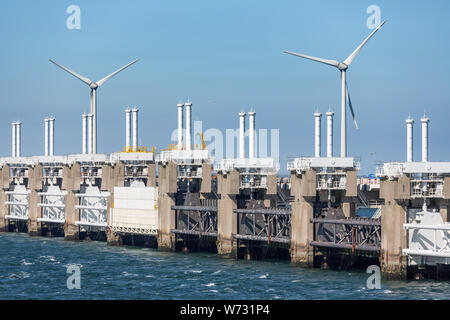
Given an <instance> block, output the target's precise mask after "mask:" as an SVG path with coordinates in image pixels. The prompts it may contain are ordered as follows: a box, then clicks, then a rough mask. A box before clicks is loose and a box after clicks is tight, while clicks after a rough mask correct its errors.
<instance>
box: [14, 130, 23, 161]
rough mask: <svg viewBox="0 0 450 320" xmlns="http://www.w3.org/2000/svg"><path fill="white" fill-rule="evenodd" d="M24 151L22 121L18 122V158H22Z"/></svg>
mask: <svg viewBox="0 0 450 320" xmlns="http://www.w3.org/2000/svg"><path fill="white" fill-rule="evenodd" d="M21 149H22V123H21V122H20V121H18V122H16V155H15V156H16V157H19V158H20V156H21Z"/></svg>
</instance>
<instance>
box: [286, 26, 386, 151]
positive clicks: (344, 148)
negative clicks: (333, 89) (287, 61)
mask: <svg viewBox="0 0 450 320" xmlns="http://www.w3.org/2000/svg"><path fill="white" fill-rule="evenodd" d="M385 22H386V21H384V22H383V23H381V24H380V25H379V26H378V27H377V28H376V29H375V30H373V31H372V33H371V34H370V35H369V36H368V37H367V38H366V39H365V40H364V41H363V42H362V43H361V44H360V45H359V46H358V47H357V48H356V49H355V51H353V52H352V54H351V55H349V56H348V57H347V59H345V60H344V62H339V61H336V60H327V59H321V58H316V57H311V56H307V55H304V54H300V53H295V52H290V51H284V52H285V53H288V54H292V55H294V56H297V57H301V58H305V59H309V60H313V61H317V62H321V63H324V64H328V65H330V66H333V67H336V68H338V69H339V71H340V72H341V83H342V91H341V157H346V156H347V123H346V120H347V119H346V109H345V105H346V101H348V105H349V108H350V112H351V113H352V117H353V121H354V122H355V126H356V128H358V124H357V123H356V118H355V113H354V112H353V106H352V101H351V100H350V95H349V93H348V88H347V80H346V74H345V73H346V71H347V69H348V67H349V66H350V64H351V63H352V61H353V59H354V58H355V56H356V55H357V54H358V52H359V51H360V50H361V48H362V47H363V46H364V45H365V44H366V43H367V41H369V39H370V38H372V36H373V35H374V34H375V32H377V31H378V30H379V29H380V28H381V27H382V26H383V25H384V24H385Z"/></svg>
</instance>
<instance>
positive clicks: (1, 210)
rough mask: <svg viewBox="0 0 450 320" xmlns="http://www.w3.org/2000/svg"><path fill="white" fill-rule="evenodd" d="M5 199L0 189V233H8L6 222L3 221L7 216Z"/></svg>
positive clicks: (2, 190)
mask: <svg viewBox="0 0 450 320" xmlns="http://www.w3.org/2000/svg"><path fill="white" fill-rule="evenodd" d="M7 199H8V197H7V196H6V193H5V190H4V189H3V188H0V232H6V231H8V230H7V228H8V221H7V220H6V219H5V216H6V215H7V214H8V206H7V205H5V202H6V201H7Z"/></svg>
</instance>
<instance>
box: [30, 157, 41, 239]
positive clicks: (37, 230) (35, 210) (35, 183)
mask: <svg viewBox="0 0 450 320" xmlns="http://www.w3.org/2000/svg"><path fill="white" fill-rule="evenodd" d="M28 188H29V190H30V198H29V200H28V210H29V219H28V233H29V234H30V236H40V235H41V223H40V222H38V220H37V219H38V218H41V208H40V207H38V203H39V195H38V192H39V191H41V190H42V165H40V164H36V165H34V166H33V167H31V168H29V169H28Z"/></svg>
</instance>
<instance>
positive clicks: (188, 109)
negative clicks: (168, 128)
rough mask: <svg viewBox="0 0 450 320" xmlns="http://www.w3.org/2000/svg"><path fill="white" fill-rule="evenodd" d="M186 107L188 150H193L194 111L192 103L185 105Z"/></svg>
mask: <svg viewBox="0 0 450 320" xmlns="http://www.w3.org/2000/svg"><path fill="white" fill-rule="evenodd" d="M184 105H185V106H186V150H188V151H190V150H191V144H192V141H191V133H192V132H191V130H192V129H191V122H192V120H191V111H192V109H191V108H192V103H190V102H189V101H188V102H186V103H185V104H184Z"/></svg>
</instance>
